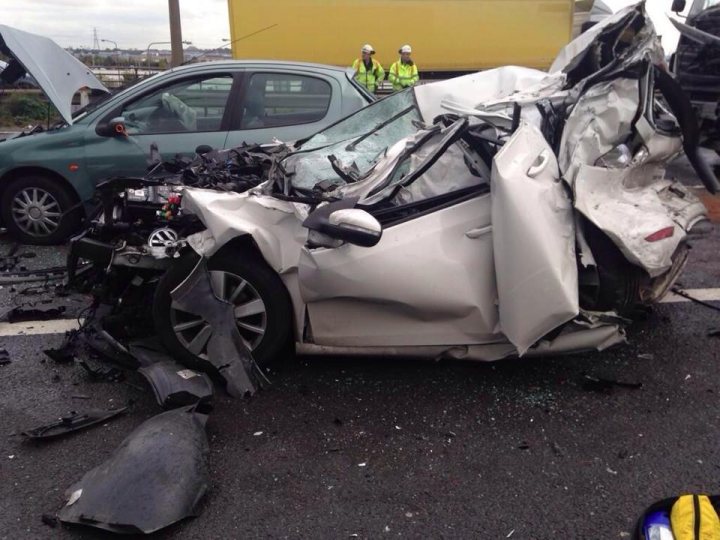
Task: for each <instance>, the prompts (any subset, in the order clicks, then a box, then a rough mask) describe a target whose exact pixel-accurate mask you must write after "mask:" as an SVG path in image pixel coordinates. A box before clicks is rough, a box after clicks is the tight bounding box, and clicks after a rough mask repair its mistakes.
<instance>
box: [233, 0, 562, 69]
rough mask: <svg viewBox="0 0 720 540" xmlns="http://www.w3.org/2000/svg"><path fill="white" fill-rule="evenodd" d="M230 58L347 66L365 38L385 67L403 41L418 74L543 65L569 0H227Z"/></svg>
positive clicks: (554, 48)
mask: <svg viewBox="0 0 720 540" xmlns="http://www.w3.org/2000/svg"><path fill="white" fill-rule="evenodd" d="M228 8H229V12H230V32H231V41H232V53H233V57H234V58H262V59H276V60H301V61H306V62H319V63H323V64H333V65H339V66H349V65H350V64H351V63H352V61H353V60H354V59H355V58H358V57H359V55H360V48H361V47H362V46H363V44H365V43H370V44H372V46H373V47H374V48H375V50H376V51H377V54H376V56H375V58H376V59H377V60H378V61H380V63H381V64H382V65H383V66H384V67H385V68H386V69H387V68H388V67H389V66H390V64H391V63H392V62H394V61H395V60H396V59H397V56H398V54H397V52H398V49H399V48H400V46H402V45H403V44H405V43H408V44H410V45H411V46H412V48H413V57H414V59H415V60H416V62H417V63H418V66H419V67H420V69H421V74H422V76H423V78H426V77H427V76H428V75H430V74H431V73H434V74H437V75H439V76H448V75H451V74H458V73H464V72H469V71H478V70H482V69H488V68H493V67H497V66H502V65H509V64H513V65H521V66H527V67H533V68H539V69H545V68H547V67H549V65H550V64H551V63H552V60H553V59H554V58H555V56H556V55H557V53H558V51H559V50H560V49H561V48H562V47H563V46H564V45H566V44H567V43H568V42H569V41H570V39H571V37H572V32H573V15H574V11H575V0H362V1H359V0H267V1H266V2H257V1H256V0H228Z"/></svg>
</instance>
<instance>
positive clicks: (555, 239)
mask: <svg viewBox="0 0 720 540" xmlns="http://www.w3.org/2000/svg"><path fill="white" fill-rule="evenodd" d="M492 226H493V235H492V241H493V247H494V254H495V275H496V279H497V289H498V305H499V314H500V320H499V323H500V330H501V331H502V332H503V334H505V335H506V336H507V337H508V339H509V340H510V341H511V342H512V343H513V344H514V345H515V346H516V347H517V349H518V351H519V352H520V354H521V355H522V354H524V353H525V352H526V351H527V350H528V348H529V347H530V346H531V345H532V344H533V343H535V342H536V341H537V340H538V339H540V338H541V337H542V336H544V335H545V334H547V333H548V332H550V331H551V330H552V329H554V328H557V327H558V326H560V325H561V324H563V323H565V322H567V321H569V320H570V319H572V318H573V317H575V316H576V315H577V314H578V310H579V299H578V273H577V262H576V258H575V230H574V219H573V209H572V204H571V202H570V199H569V198H568V196H567V194H566V192H565V189H564V186H563V185H562V183H561V182H560V172H559V170H558V165H557V160H556V159H555V155H554V154H553V152H552V149H551V148H550V146H548V144H547V142H546V141H545V139H544V138H543V136H542V134H541V133H540V132H539V131H538V130H537V129H536V128H534V127H532V126H527V125H526V126H522V127H520V129H519V130H518V131H517V132H516V133H515V135H514V136H513V138H512V139H510V141H508V142H507V143H506V144H505V146H503V148H502V149H501V150H500V151H499V152H498V153H497V155H496V156H495V159H494V162H493V176H492Z"/></svg>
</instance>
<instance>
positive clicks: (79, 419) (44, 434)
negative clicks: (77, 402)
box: [21, 407, 127, 439]
mask: <svg viewBox="0 0 720 540" xmlns="http://www.w3.org/2000/svg"><path fill="white" fill-rule="evenodd" d="M125 411H127V407H123V408H121V409H111V410H100V409H94V410H91V411H86V412H74V411H73V412H72V413H71V414H69V415H67V416H61V417H60V419H59V420H57V421H56V422H52V423H50V424H47V425H44V426H40V427H35V428H31V429H27V430H25V431H23V432H22V433H21V434H22V435H24V436H25V437H28V438H29V439H55V438H58V437H62V436H63V435H67V434H69V433H72V432H74V431H79V430H81V429H86V428H89V427H91V426H96V425H98V424H102V423H103V422H107V421H108V420H111V419H112V418H115V417H116V416H119V415H121V414H123V413H124V412H125Z"/></svg>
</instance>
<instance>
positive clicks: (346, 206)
mask: <svg viewBox="0 0 720 540" xmlns="http://www.w3.org/2000/svg"><path fill="white" fill-rule="evenodd" d="M697 143H698V133H697V125H696V122H695V118H694V116H693V112H692V108H691V107H690V104H689V102H688V101H687V99H686V98H685V97H684V95H683V94H682V92H681V91H680V90H679V87H678V86H677V84H676V83H675V82H674V81H673V80H672V78H671V77H669V76H668V75H667V73H666V72H665V71H664V67H663V52H662V49H661V47H660V45H659V42H658V39H657V36H656V35H655V32H654V29H653V27H652V23H651V22H650V20H649V19H648V17H647V15H646V13H645V9H644V5H642V4H640V5H638V6H635V7H631V8H627V9H625V10H623V11H621V12H619V13H617V14H615V15H614V16H613V17H610V18H608V19H607V20H605V21H603V22H602V23H600V24H598V25H597V26H595V27H593V28H592V29H591V30H589V31H588V32H586V33H585V34H583V35H581V36H580V37H579V38H578V39H576V40H575V41H574V42H572V43H571V44H570V45H568V46H567V47H566V48H565V49H564V50H563V51H562V52H561V53H560V55H559V56H558V58H557V59H556V61H555V63H554V64H553V66H552V68H551V69H550V71H549V72H547V73H546V72H541V71H536V70H531V69H524V68H517V67H507V68H501V69H496V70H491V71H486V72H482V73H478V74H474V75H469V76H465V77H460V78H457V79H452V80H448V81H443V82H438V83H433V84H427V85H423V86H420V87H416V88H413V89H411V90H408V91H406V92H403V93H399V94H396V95H393V96H391V97H389V98H386V99H383V100H382V101H380V102H377V103H375V104H372V105H371V106H369V107H367V108H365V109H363V110H361V111H359V112H357V113H355V114H353V115H351V116H349V117H347V118H346V119H344V120H342V121H340V122H338V123H337V124H335V125H333V126H331V127H329V128H327V129H325V130H323V131H321V132H319V133H317V134H316V135H314V136H313V137H310V138H309V139H307V140H305V141H301V142H300V143H298V144H297V145H295V146H292V147H279V148H277V149H276V151H275V153H272V154H268V153H267V152H261V153H257V154H255V156H254V157H253V156H252V155H250V154H249V153H248V149H238V150H236V151H235V152H236V153H237V152H239V153H240V154H242V159H243V160H244V161H243V162H244V163H246V164H247V163H250V164H252V162H253V159H254V160H255V165H256V170H255V172H254V173H253V174H254V175H256V174H257V172H258V171H262V178H263V179H264V181H263V182H262V183H260V184H259V185H258V186H257V187H254V188H252V189H250V190H249V191H246V192H244V193H237V192H235V191H232V190H230V191H227V190H226V189H224V188H222V187H220V188H219V187H218V186H213V187H211V188H210V189H207V188H206V189H199V188H194V187H187V186H185V187H183V186H182V185H180V184H181V183H182V178H180V179H178V178H179V177H183V176H185V174H186V172H187V171H185V172H180V173H178V175H176V177H175V178H174V180H172V181H168V182H165V183H164V184H163V185H158V183H157V182H155V184H156V185H145V186H143V187H142V188H141V190H140V191H139V193H140V195H141V196H142V197H144V198H146V199H147V201H145V203H146V204H149V203H150V202H151V199H152V200H154V201H155V203H156V204H162V203H163V202H165V204H166V208H165V209H164V210H163V211H162V212H160V215H156V214H153V215H152V216H150V217H145V218H143V217H141V215H140V214H139V213H138V211H137V208H136V207H135V206H133V205H134V204H135V203H133V201H132V199H133V198H134V197H135V198H136V197H137V195H138V192H137V191H134V192H133V191H131V190H127V189H123V187H122V186H120V187H119V188H118V189H117V192H116V194H115V195H114V196H113V197H109V198H106V199H105V200H106V201H111V202H106V204H105V205H104V210H103V212H102V213H101V214H100V215H99V217H98V218H97V219H96V220H95V222H94V224H93V226H92V227H90V228H89V229H88V230H87V231H86V232H85V233H84V234H83V235H81V236H80V237H78V238H76V239H75V240H74V241H73V243H72V253H73V255H74V257H73V260H78V259H91V260H95V261H96V265H95V269H94V270H90V271H87V272H84V279H86V280H89V281H90V282H91V283H94V284H95V285H97V284H98V283H107V282H108V281H113V280H115V281H117V280H118V279H119V280H121V281H122V279H128V278H131V277H133V276H136V275H144V276H146V279H152V278H148V277H147V276H157V274H158V272H164V274H163V276H162V278H161V279H160V281H159V284H158V286H157V288H156V290H155V299H154V305H153V311H154V322H155V328H156V331H157V333H158V335H159V336H160V338H161V339H162V341H163V342H164V344H165V346H166V347H167V348H168V349H169V351H170V352H171V353H172V354H173V355H174V356H175V357H176V358H178V359H183V361H184V362H187V363H189V365H195V364H192V362H197V360H198V358H199V359H203V358H206V356H207V347H208V344H209V343H211V341H212V335H213V332H214V331H215V330H216V329H215V328H213V326H212V325H211V324H209V323H208V321H207V320H206V319H204V318H203V317H202V316H198V315H197V314H193V313H190V312H188V311H187V310H186V309H184V308H183V306H181V305H178V303H177V302H176V301H175V300H174V291H176V290H177V289H178V288H182V284H183V282H184V281H185V280H186V279H187V278H188V275H190V273H191V271H192V270H193V268H196V266H197V264H198V260H199V259H200V258H204V259H207V268H208V271H209V274H210V279H211V283H212V288H213V292H214V294H215V296H216V297H217V298H218V299H220V300H222V301H225V302H228V303H231V304H233V305H234V313H235V318H236V324H237V328H238V331H239V332H240V334H241V336H242V338H243V340H244V344H245V345H246V346H247V347H248V348H249V349H251V350H252V356H253V357H254V358H255V360H256V361H257V362H258V364H259V365H261V366H264V365H266V364H267V363H268V362H270V361H271V360H273V359H274V358H277V357H278V356H279V355H280V353H281V351H283V350H285V349H284V347H286V345H287V343H288V341H294V342H295V343H296V346H297V349H298V350H299V351H300V352H313V353H328V354H338V353H342V354H378V355H406V356H424V357H449V358H469V359H478V360H496V359H500V358H504V357H508V356H512V355H518V354H519V355H526V354H527V355H535V354H544V353H564V352H577V351H583V350H590V349H603V348H605V347H608V346H610V345H613V344H616V343H619V342H621V341H622V340H623V339H624V337H623V330H622V328H623V326H624V325H625V324H626V323H627V320H626V319H622V318H620V317H619V316H618V315H619V314H620V315H622V314H625V313H628V312H632V310H633V309H635V308H637V307H638V306H642V305H648V304H652V303H654V302H656V301H658V300H659V299H660V298H662V296H663V295H664V294H665V293H666V292H667V290H668V289H669V287H670V286H671V285H672V283H673V282H674V281H675V279H676V278H677V276H678V275H679V273H680V272H681V270H682V268H683V267H684V265H685V263H686V260H687V254H688V247H687V242H686V240H687V233H688V231H690V229H692V227H693V226H695V225H696V224H697V223H698V222H700V221H702V220H704V219H705V218H706V210H705V208H704V206H703V205H702V203H701V202H700V201H699V200H698V199H697V198H696V197H695V196H694V195H692V194H691V193H690V192H689V191H688V190H687V189H685V188H684V187H683V186H682V185H681V184H679V183H676V182H673V181H671V180H667V179H665V167H666V165H667V163H668V162H669V161H670V160H671V159H673V158H674V157H676V156H677V155H678V154H679V153H681V152H682V151H683V150H684V151H685V152H686V153H687V154H688V156H689V158H690V160H691V163H692V164H693V165H694V166H695V167H696V170H697V172H698V175H699V177H700V178H701V180H702V181H703V182H704V183H705V185H706V187H707V188H708V190H710V191H711V192H713V193H714V192H716V191H717V190H718V182H717V179H716V178H715V176H714V175H713V173H712V170H710V168H709V167H707V164H705V163H704V162H703V161H702V159H701V158H700V156H699V154H698V152H697ZM225 155H227V154H225ZM193 166H197V165H192V166H189V167H190V168H192V167H193ZM190 176H192V175H190ZM250 176H252V175H249V177H250ZM253 178H254V176H253ZM240 179H242V174H240V176H239V177H238V180H240ZM244 189H246V186H242V187H240V188H239V189H238V190H237V191H242V190H244ZM168 197H173V200H174V201H175V202H174V203H173V204H170V208H168V206H167V205H168V200H169V199H168ZM180 199H181V202H180ZM156 208H157V207H156ZM168 212H169V213H168ZM161 230H162V231H163V235H166V236H167V237H168V240H167V241H164V243H163V242H161V244H160V245H157V244H155V242H156V241H157V238H158V236H159V235H160V231H161ZM135 231H145V232H144V233H143V234H142V235H141V237H138V236H135V237H134V239H132V240H131V238H130V237H131V236H132V235H133V234H134V233H135ZM190 232H192V234H187V233H190ZM145 234H147V236H145ZM74 266H75V265H74V264H71V267H74ZM71 271H72V268H71ZM108 272H109V273H108ZM120 288H122V287H120ZM105 290H107V289H105Z"/></svg>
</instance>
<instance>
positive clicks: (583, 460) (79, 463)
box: [0, 164, 720, 539]
mask: <svg viewBox="0 0 720 540" xmlns="http://www.w3.org/2000/svg"><path fill="white" fill-rule="evenodd" d="M674 171H675V172H676V173H677V174H685V175H686V180H687V183H689V184H692V183H693V178H692V175H691V174H690V173H688V172H687V168H686V167H684V166H683V165H682V164H680V165H678V166H677V167H676V168H675V169H674ZM705 201H706V204H707V205H708V206H709V207H711V208H714V210H713V212H714V213H713V216H714V219H715V221H716V222H720V211H719V210H718V209H719V208H720V199H718V198H712V197H705ZM691 243H692V245H693V250H692V253H691V261H690V263H689V265H688V268H687V270H686V271H685V273H684V275H683V276H682V278H681V282H682V285H683V286H684V287H685V288H687V289H693V290H696V289H703V290H704V294H705V295H706V298H708V299H709V303H710V304H711V305H713V306H715V307H716V308H720V301H717V300H718V295H717V293H718V288H720V249H719V248H720V227H717V226H716V227H715V228H713V229H711V230H708V231H707V232H706V233H705V234H703V235H701V236H699V237H695V238H693V239H692V241H691ZM10 248H11V240H10V239H7V238H2V237H0V256H2V255H4V254H5V253H7V250H9V249H10ZM28 252H33V253H35V254H36V256H35V257H34V258H25V259H22V261H23V263H22V264H23V265H25V266H27V267H28V268H42V267H47V266H53V265H58V264H62V263H63V258H64V252H63V250H62V249H57V248H36V247H30V246H22V247H20V249H19V250H18V253H28ZM30 285H33V284H23V285H22V286H20V285H17V286H15V287H14V288H11V287H10V286H8V285H5V286H4V287H3V289H2V290H0V302H1V305H2V306H4V308H2V309H3V311H4V310H5V309H7V308H10V307H12V306H13V305H19V304H25V305H26V307H32V306H33V305H34V306H35V307H40V308H48V307H57V306H59V305H62V306H63V307H65V311H64V312H63V314H62V315H61V317H62V318H64V319H68V318H71V317H75V316H77V315H78V314H80V313H81V311H82V309H83V308H84V307H85V306H86V305H87V300H88V299H87V298H84V297H82V296H79V295H74V296H69V297H63V298H60V299H56V298H54V297H53V295H52V293H51V291H49V290H48V289H47V288H46V287H42V286H39V287H38V286H37V285H42V284H34V288H32V289H29V290H26V288H27V287H29V286H30ZM48 301H49V303H48ZM44 302H45V303H44ZM30 326H34V325H33V324H26V325H25V326H23V327H22V328H24V330H15V328H17V327H10V326H8V325H7V324H0V349H6V350H7V351H8V353H9V357H10V358H11V360H12V362H11V363H10V364H8V365H5V366H0V410H1V412H2V414H1V415H0V508H1V509H2V511H0V538H3V539H5V538H7V539H17V538H103V537H104V536H103V535H102V534H99V533H98V532H95V531H93V530H91V529H84V528H80V527H64V526H58V527H56V528H53V527H50V526H49V525H46V524H44V523H43V522H42V520H41V516H42V514H54V513H55V512H57V511H58V510H59V509H60V508H61V507H62V505H63V504H64V502H65V496H64V492H65V490H66V489H67V488H68V487H69V486H70V485H72V484H73V483H74V482H76V481H77V480H79V479H80V477H81V476H82V475H83V474H84V473H85V472H86V471H88V470H89V469H91V468H92V467H94V466H96V465H98V464H100V463H101V462H103V461H104V460H105V459H107V458H108V457H109V456H110V454H111V453H112V451H113V449H114V448H116V447H117V445H118V444H119V443H120V441H122V439H123V438H124V437H125V436H127V435H128V434H129V433H130V432H131V431H132V429H133V428H135V427H136V426H138V425H140V424H141V423H142V422H143V421H144V420H146V419H147V418H150V417H151V416H153V415H155V414H157V413H158V412H160V411H159V408H158V407H157V405H156V403H155V401H154V399H153V397H152V394H151V392H150V390H149V389H148V388H147V387H146V385H145V384H144V383H143V381H142V380H141V379H140V378H139V377H137V376H135V375H131V376H130V377H129V378H128V379H127V380H126V382H124V383H108V382H92V381H91V380H89V379H88V377H87V375H86V374H85V373H84V372H82V370H81V369H79V368H78V367H76V366H72V365H58V364H55V363H54V362H53V361H51V360H49V359H47V358H46V357H45V356H44V354H43V353H42V351H43V350H44V349H47V348H51V347H55V346H58V345H59V344H60V343H61V342H62V340H63V336H62V334H34V335H18V333H19V332H21V331H23V332H25V333H26V334H28V333H32V332H35V331H38V328H35V327H33V328H29V327H30ZM718 327H720V312H718V311H714V310H712V309H708V308H707V307H703V306H700V305H698V304H694V303H690V302H670V303H664V304H661V305H659V306H657V307H656V308H655V309H654V310H653V311H652V312H651V313H650V314H649V315H648V316H647V317H646V318H645V319H644V320H639V321H637V322H636V323H635V324H634V325H633V326H632V327H631V328H630V329H629V331H628V344H626V345H623V346H619V347H617V348H614V349H612V350H609V351H605V352H603V353H593V354H583V355H576V356H567V357H557V358H545V359H532V360H508V361H503V362H497V363H493V364H472V363H449V362H441V363H428V362H422V361H408V360H403V361H399V360H396V359H392V358H383V359H375V360H369V359H364V360H363V359H361V360H357V359H354V360H349V359H343V358H298V359H294V360H291V361H290V362H289V365H288V366H287V367H286V369H285V370H284V372H283V374H282V375H281V377H280V378H279V379H278V380H277V381H276V383H275V385H274V386H273V387H272V388H271V389H269V390H265V391H262V392H260V393H259V394H257V395H256V396H255V397H253V398H252V399H249V400H232V399H230V398H227V397H224V396H221V397H219V398H218V399H217V400H216V406H215V410H214V412H213V413H212V414H211V416H210V419H209V422H208V425H207V432H208V440H209V443H210V449H211V453H210V458H209V460H210V477H211V489H210V491H209V493H208V495H207V496H206V498H205V500H204V502H203V503H202V506H201V514H200V516H199V517H197V518H194V519H189V520H186V521H184V522H182V523H180V524H178V525H175V526H173V527H171V528H170V529H168V530H166V531H163V532H161V533H159V534H158V535H157V537H158V538H180V539H190V538H243V537H251V538H256V537H258V538H259V537H262V538H355V537H358V538H384V537H388V538H390V537H406V538H418V537H422V538H515V539H518V538H522V539H526V538H528V539H529V538H532V539H558V538H563V539H570V538H572V539H605V538H629V537H630V533H631V531H632V528H633V526H634V523H635V520H636V519H637V517H638V515H639V514H640V513H641V512H642V511H643V509H644V508H645V507H646V506H647V505H649V504H650V503H652V502H653V501H655V500H657V499H660V498H664V497H668V496H672V495H676V494H680V493H683V492H702V493H715V494H720V444H718V441H719V440H720V438H719V437H718V434H719V431H718V430H720V406H719V405H720V402H719V401H718V398H719V397H720V364H719V363H718V361H719V360H720V354H719V353H720V337H711V336H709V335H708V333H709V331H710V330H711V329H713V328H718ZM587 376H591V377H600V378H606V379H612V380H617V381H622V382H628V383H641V384H642V386H641V387H640V388H636V389H633V388H629V387H614V388H611V389H609V390H607V391H597V390H594V389H589V388H587V387H586V383H587V378H586V377H587ZM126 404H130V412H129V414H127V415H125V416H123V417H120V418H117V419H115V420H112V421H109V422H107V424H105V425H102V426H100V427H96V428H91V429H88V430H86V431H83V432H79V433H75V434H73V435H71V436H69V437H66V438H64V439H60V440H57V441H54V442H49V443H44V444H33V443H28V442H27V441H24V440H23V438H22V437H21V436H20V435H19V432H20V431H22V430H23V429H27V428H29V427H33V426H36V425H40V424H43V423H45V422H47V421H49V420H52V419H53V418H56V417H58V416H59V415H61V414H64V413H66V412H68V411H71V410H84V409H89V408H113V407H119V406H123V405H126Z"/></svg>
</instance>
